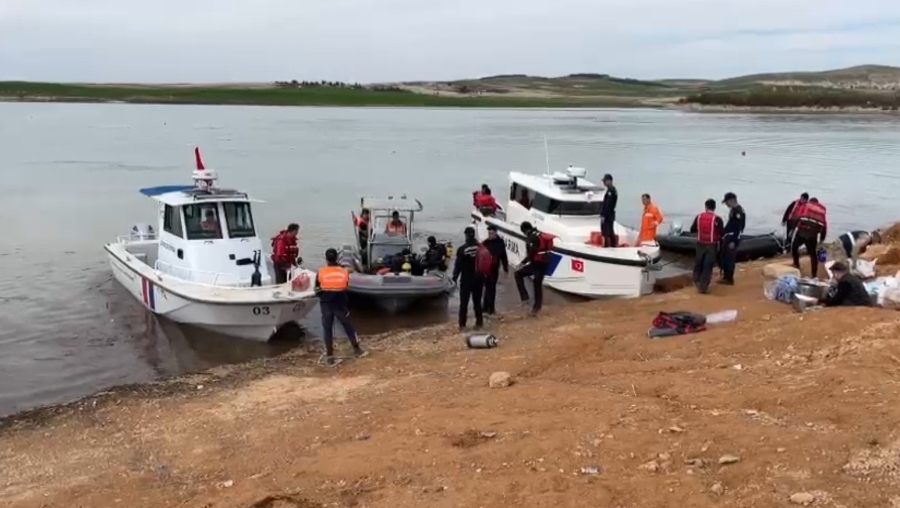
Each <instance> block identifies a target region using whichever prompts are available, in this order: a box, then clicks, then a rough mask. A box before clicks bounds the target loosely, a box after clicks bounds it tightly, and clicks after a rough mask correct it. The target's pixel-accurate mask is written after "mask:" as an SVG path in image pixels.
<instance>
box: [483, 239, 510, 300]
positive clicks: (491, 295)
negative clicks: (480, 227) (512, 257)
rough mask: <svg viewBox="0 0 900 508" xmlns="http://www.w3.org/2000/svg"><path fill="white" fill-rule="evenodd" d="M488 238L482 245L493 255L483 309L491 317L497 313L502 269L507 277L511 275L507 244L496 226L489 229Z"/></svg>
mask: <svg viewBox="0 0 900 508" xmlns="http://www.w3.org/2000/svg"><path fill="white" fill-rule="evenodd" d="M487 232H488V237H487V239H486V240H485V241H484V242H482V245H484V247H485V248H486V249H487V250H488V252H490V254H491V267H490V272H489V273H487V274H486V275H485V277H484V303H483V304H482V305H481V308H482V309H483V310H484V313H485V314H488V315H491V314H495V313H496V312H497V308H496V300H497V281H498V280H500V269H501V268H503V273H504V274H505V275H508V274H509V258H508V257H507V255H506V242H505V241H503V238H500V236H499V235H498V234H497V228H496V226H493V225H490V226H488V227H487Z"/></svg>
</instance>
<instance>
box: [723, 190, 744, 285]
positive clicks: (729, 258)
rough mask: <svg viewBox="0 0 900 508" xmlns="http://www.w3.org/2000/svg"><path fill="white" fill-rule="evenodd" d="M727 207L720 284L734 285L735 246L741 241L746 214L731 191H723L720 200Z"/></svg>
mask: <svg viewBox="0 0 900 508" xmlns="http://www.w3.org/2000/svg"><path fill="white" fill-rule="evenodd" d="M722 203H725V206H727V207H728V209H729V211H728V223H726V224H725V230H724V231H723V233H722V252H721V259H722V281H721V282H722V284H726V285H728V286H733V285H734V269H735V264H736V263H737V259H736V258H737V248H738V245H740V243H741V234H743V232H744V226H746V225H747V215H746V214H745V213H744V207H743V206H741V205H740V204H738V200H737V195H735V193H733V192H727V193H725V199H723V200H722Z"/></svg>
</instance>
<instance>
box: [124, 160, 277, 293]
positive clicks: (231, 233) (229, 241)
mask: <svg viewBox="0 0 900 508" xmlns="http://www.w3.org/2000/svg"><path fill="white" fill-rule="evenodd" d="M193 178H194V182H195V184H194V185H193V186H190V185H167V186H161V187H150V188H145V189H141V191H140V192H141V194H144V195H145V196H148V197H150V198H153V199H154V200H156V201H157V202H158V203H159V226H158V228H157V234H156V237H157V239H158V242H157V243H158V247H157V249H156V253H155V256H153V255H151V256H147V257H146V259H145V262H146V263H147V264H149V265H150V266H153V267H154V268H155V269H156V270H158V271H161V272H164V273H167V274H169V275H171V276H173V277H177V278H180V279H184V280H189V281H192V282H196V283H201V284H210V285H219V286H250V285H251V281H252V280H253V274H254V273H255V272H256V271H257V270H258V271H259V274H260V276H259V280H260V283H261V285H269V284H272V283H273V278H272V270H270V268H269V263H267V260H268V256H267V255H265V254H264V249H263V246H262V243H261V241H260V239H259V237H258V236H257V234H256V227H255V224H254V222H253V211H252V206H251V203H254V202H259V201H256V200H253V199H250V197H249V196H247V194H245V193H243V192H239V191H236V190H232V189H221V188H218V187H216V186H215V180H216V179H217V175H216V173H215V172H214V171H211V170H206V169H197V170H195V171H194V174H193Z"/></svg>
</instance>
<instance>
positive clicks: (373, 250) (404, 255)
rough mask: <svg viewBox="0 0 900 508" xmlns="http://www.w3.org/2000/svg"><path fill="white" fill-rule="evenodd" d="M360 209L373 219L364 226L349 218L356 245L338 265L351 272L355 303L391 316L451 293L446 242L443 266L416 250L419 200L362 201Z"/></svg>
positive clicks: (346, 250) (343, 252)
mask: <svg viewBox="0 0 900 508" xmlns="http://www.w3.org/2000/svg"><path fill="white" fill-rule="evenodd" d="M360 206H361V209H362V210H363V211H367V212H368V213H369V218H368V220H367V221H364V222H363V227H360V222H359V220H358V218H357V217H356V215H355V214H351V216H352V219H353V225H354V226H353V229H354V237H355V238H356V242H355V245H354V246H344V247H342V248H341V250H340V251H339V252H338V262H339V263H340V264H341V265H342V266H344V267H346V268H347V269H348V270H349V271H350V286H349V288H348V291H349V293H350V296H351V298H353V299H354V300H359V299H362V300H365V301H368V302H371V303H373V304H375V305H377V306H378V307H381V308H382V309H384V310H386V311H388V312H399V311H402V310H405V309H406V308H408V307H410V306H411V305H413V304H414V303H416V302H418V301H422V300H427V299H434V298H440V297H443V296H445V295H447V294H448V293H449V292H450V291H451V290H452V287H453V283H452V281H451V278H450V277H449V276H448V275H447V273H446V267H447V264H448V261H449V257H450V255H451V254H452V248H453V246H452V245H450V244H449V242H444V243H443V245H444V248H445V251H446V253H447V255H446V258H445V259H443V260H442V262H441V263H440V264H439V266H432V265H430V264H429V261H428V260H427V259H425V257H426V256H424V255H422V254H420V253H416V252H414V251H413V243H412V226H413V218H414V216H415V212H417V211H421V210H422V204H421V203H420V202H419V201H418V200H410V199H407V198H406V196H402V197H400V198H399V199H395V198H393V197H388V198H362V199H361V200H360ZM392 221H393V224H392ZM420 250H426V249H425V248H424V247H422V248H420Z"/></svg>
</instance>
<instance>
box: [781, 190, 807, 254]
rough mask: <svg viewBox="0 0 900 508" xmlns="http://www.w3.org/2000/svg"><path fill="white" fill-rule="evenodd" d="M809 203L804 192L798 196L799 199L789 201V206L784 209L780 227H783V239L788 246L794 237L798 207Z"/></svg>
mask: <svg viewBox="0 0 900 508" xmlns="http://www.w3.org/2000/svg"><path fill="white" fill-rule="evenodd" d="M808 202H809V194H808V193H806V192H804V193H803V194H800V199H795V200H793V201H791V204H789V205H788V206H787V208H785V209H784V215H782V216H781V225H782V226H784V228H785V231H784V234H785V236H784V239H785V241H786V242H787V243H788V245H790V241H791V238H793V237H794V228H795V227H796V226H797V217H798V216H799V215H798V214H799V213H800V207H802V206H803V205H805V204H806V203H808Z"/></svg>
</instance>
